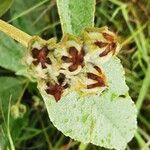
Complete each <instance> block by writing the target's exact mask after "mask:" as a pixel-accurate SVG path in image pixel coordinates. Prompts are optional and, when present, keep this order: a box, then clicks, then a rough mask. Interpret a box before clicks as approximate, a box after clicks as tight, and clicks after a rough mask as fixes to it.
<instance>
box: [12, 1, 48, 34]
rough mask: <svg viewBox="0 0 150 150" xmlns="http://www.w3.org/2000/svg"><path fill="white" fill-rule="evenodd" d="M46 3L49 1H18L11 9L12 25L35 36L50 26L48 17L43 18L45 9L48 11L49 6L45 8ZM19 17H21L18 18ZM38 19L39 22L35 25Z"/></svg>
mask: <svg viewBox="0 0 150 150" xmlns="http://www.w3.org/2000/svg"><path fill="white" fill-rule="evenodd" d="M46 2H47V0H32V1H26V2H24V0H16V1H15V2H14V3H13V5H12V7H11V8H10V15H11V18H12V19H11V22H12V24H13V25H14V26H16V27H18V28H19V29H21V30H23V31H24V32H26V33H28V34H30V35H35V33H36V32H38V31H39V30H41V29H42V28H44V27H45V26H46V25H47V24H49V19H48V16H47V15H44V16H43V17H42V16H41V14H42V13H43V12H44V11H45V9H47V5H46V6H43V5H44V3H46ZM35 6H36V7H35ZM40 6H42V7H40ZM18 16H21V17H19V18H17V17H18ZM15 18H17V19H15ZM36 19H39V21H38V22H36V23H35V21H36Z"/></svg>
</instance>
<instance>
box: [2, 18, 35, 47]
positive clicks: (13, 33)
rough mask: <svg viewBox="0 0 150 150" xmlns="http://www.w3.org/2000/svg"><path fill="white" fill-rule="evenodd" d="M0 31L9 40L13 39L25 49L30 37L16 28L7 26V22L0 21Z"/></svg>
mask: <svg viewBox="0 0 150 150" xmlns="http://www.w3.org/2000/svg"><path fill="white" fill-rule="evenodd" d="M0 31H2V32H4V33H5V34H7V35H8V36H10V37H11V38H13V39H15V40H16V41H18V42H19V43H21V44H22V45H24V46H25V47H27V46H28V43H29V41H30V40H31V38H32V37H31V36H30V35H28V34H27V33H25V32H23V31H21V30H19V29H17V28H16V27H14V26H12V25H10V24H8V23H7V22H5V21H3V20H1V19H0Z"/></svg>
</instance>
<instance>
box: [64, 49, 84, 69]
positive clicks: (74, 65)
mask: <svg viewBox="0 0 150 150" xmlns="http://www.w3.org/2000/svg"><path fill="white" fill-rule="evenodd" d="M68 53H69V55H70V56H69V57H67V56H62V58H61V59H62V60H63V61H64V62H65V63H71V65H70V66H69V68H68V69H69V71H70V72H73V71H75V70H77V69H78V67H79V66H82V67H83V66H84V55H85V52H84V50H83V49H82V50H81V51H80V52H78V50H77V49H76V48H75V47H70V48H69V50H68Z"/></svg>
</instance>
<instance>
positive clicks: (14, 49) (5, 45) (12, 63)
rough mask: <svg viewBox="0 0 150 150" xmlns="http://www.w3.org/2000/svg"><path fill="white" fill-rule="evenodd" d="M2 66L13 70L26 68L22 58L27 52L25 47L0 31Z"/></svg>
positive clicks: (0, 61) (0, 60)
mask: <svg viewBox="0 0 150 150" xmlns="http://www.w3.org/2000/svg"><path fill="white" fill-rule="evenodd" d="M0 43H1V44H0V66H1V67H3V68H5V69H9V70H11V71H15V72H17V71H19V70H22V69H23V68H24V66H23V65H22V64H21V59H22V57H23V56H24V54H25V51H26V49H25V47H23V46H21V45H20V44H19V43H16V42H15V41H14V40H12V39H11V38H9V37H8V36H6V35H5V34H3V33H1V32H0Z"/></svg>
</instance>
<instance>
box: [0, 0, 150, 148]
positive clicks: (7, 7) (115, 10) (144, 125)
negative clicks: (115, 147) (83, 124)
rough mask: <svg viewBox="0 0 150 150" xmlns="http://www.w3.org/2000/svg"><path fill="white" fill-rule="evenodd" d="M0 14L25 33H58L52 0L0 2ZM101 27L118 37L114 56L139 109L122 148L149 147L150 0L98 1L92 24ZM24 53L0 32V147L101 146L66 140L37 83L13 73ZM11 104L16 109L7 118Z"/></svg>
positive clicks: (19, 66)
mask: <svg viewBox="0 0 150 150" xmlns="http://www.w3.org/2000/svg"><path fill="white" fill-rule="evenodd" d="M0 18H1V19H2V20H5V21H7V22H9V23H11V24H12V25H14V26H15V27H17V28H19V29H21V30H23V31H24V32H26V33H28V34H30V35H39V36H41V37H42V38H44V39H49V38H51V37H54V36H56V37H57V38H58V40H59V39H61V36H62V31H61V26H60V21H59V16H58V12H57V7H56V1H55V0H0ZM105 25H107V26H108V27H109V28H110V29H111V30H113V31H114V32H116V33H117V34H118V36H119V41H120V43H121V46H122V49H121V51H120V53H119V58H120V59H121V61H122V64H123V66H124V69H125V73H126V82H127V84H128V86H129V88H130V91H129V92H130V96H131V97H132V99H133V100H134V102H135V103H136V105H137V109H138V111H139V113H138V131H137V134H136V136H135V137H134V138H133V140H132V141H131V142H130V143H129V144H128V146H127V148H126V149H127V150H150V0H122V1H121V0H120V1H119V0H97V4H96V14H95V26H97V27H101V26H105ZM24 51H25V48H24V47H23V46H21V45H20V44H19V43H17V42H15V41H14V40H12V39H10V38H9V37H8V36H6V35H4V34H3V33H1V32H0V147H1V149H2V150H5V149H7V148H8V147H11V144H10V143H14V145H15V148H16V149H17V150H28V149H29V150H41V149H42V150H85V149H87V150H104V148H101V147H96V146H94V145H92V144H88V145H83V144H81V143H79V142H77V141H74V140H71V139H70V138H68V137H65V136H64V135H63V134H62V133H61V132H59V131H58V130H57V129H56V128H55V127H54V126H53V124H52V123H51V122H50V120H49V117H48V114H47V111H46V109H45V106H44V104H43V101H42V98H41V96H40V94H39V92H38V90H37V88H36V83H32V82H30V81H29V80H28V79H26V78H24V77H22V76H18V75H16V72H18V70H20V69H22V68H23V66H22V65H21V64H19V59H20V58H21V57H22V56H23V55H24ZM18 74H19V73H18ZM16 102H18V103H17V104H18V105H17V104H16ZM20 102H21V104H23V106H22V105H20ZM13 104H16V105H15V107H17V108H18V110H19V112H17V111H15V112H14V111H11V115H10V116H9V110H10V108H11V105H13ZM15 110H16V109H15ZM14 117H16V119H15V118H14ZM8 121H9V125H8ZM118 140H119V139H118ZM10 149H11V148H10Z"/></svg>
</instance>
